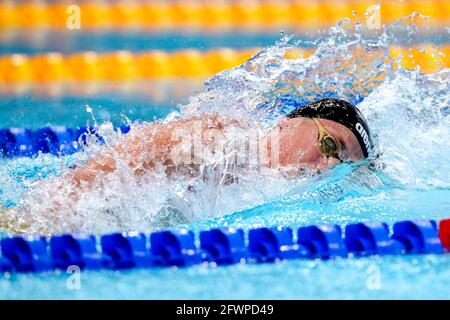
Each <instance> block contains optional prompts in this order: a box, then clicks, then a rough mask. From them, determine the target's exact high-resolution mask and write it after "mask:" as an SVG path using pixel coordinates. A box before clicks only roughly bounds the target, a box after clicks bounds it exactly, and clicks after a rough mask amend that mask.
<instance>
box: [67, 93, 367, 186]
mask: <svg viewBox="0 0 450 320" xmlns="http://www.w3.org/2000/svg"><path fill="white" fill-rule="evenodd" d="M199 121H200V122H201V126H202V128H201V130H203V131H208V130H209V131H211V130H213V131H214V132H220V131H223V130H225V129H226V128H227V127H228V126H231V125H233V126H238V127H240V128H242V129H244V130H245V129H250V128H246V126H244V125H243V124H242V123H239V122H238V121H237V120H234V119H230V118H228V117H220V116H218V115H206V114H204V115H202V116H201V117H198V118H197V117H196V118H191V119H187V120H179V121H173V122H171V123H169V124H166V125H163V124H150V125H147V126H146V127H143V130H140V131H138V132H137V133H135V134H129V135H127V136H125V141H123V142H121V143H120V145H117V146H116V147H115V148H114V149H115V150H114V153H115V154H114V155H113V154H111V153H109V152H106V154H104V155H102V156H99V157H97V158H95V159H92V160H90V161H89V162H87V163H86V164H85V165H84V166H83V167H80V168H77V169H75V170H74V171H73V172H70V173H69V174H68V176H69V177H70V180H71V181H72V182H73V184H74V185H76V186H80V185H81V184H86V183H87V184H89V183H90V182H92V181H93V180H95V178H96V177H97V176H99V175H104V174H107V173H110V172H113V171H114V170H115V169H116V162H117V155H119V158H123V159H124V160H125V161H127V162H128V165H129V166H130V167H132V168H134V170H135V174H136V175H140V174H142V173H143V172H145V171H148V170H152V169H154V168H155V167H156V166H157V165H158V164H162V165H163V166H164V167H165V171H166V173H167V174H168V175H173V174H174V172H175V171H176V169H177V165H176V164H177V161H176V160H175V159H173V156H172V155H173V152H171V151H173V149H174V148H176V147H177V145H179V144H180V141H179V140H177V139H173V137H174V136H177V135H176V134H175V132H176V131H178V132H184V134H186V135H187V136H190V137H191V136H192V135H193V134H195V132H193V131H194V129H193V128H194V126H195V123H196V122H199ZM203 131H202V132H203ZM273 132H276V133H277V135H278V144H279V147H278V148H279V152H278V154H277V156H278V159H277V161H278V164H279V166H280V167H295V168H298V169H317V170H319V171H325V170H327V169H330V168H331V167H333V166H335V165H336V164H338V163H341V162H343V161H358V160H359V159H361V158H364V157H368V156H369V155H370V154H371V153H372V148H373V142H372V138H371V135H370V130H369V127H368V124H367V121H366V119H365V118H364V116H363V115H362V113H361V111H360V110H359V109H358V108H356V107H355V106H353V105H351V104H350V103H348V102H346V101H343V100H338V99H322V100H319V101H316V102H313V103H311V104H308V105H306V106H303V107H299V108H298V109H296V110H294V111H292V112H291V113H289V114H288V115H287V116H286V117H285V118H283V119H281V120H280V121H279V122H278V124H277V126H276V127H275V128H274V129H272V132H271V133H269V134H268V136H267V137H266V142H267V147H268V153H270V151H271V147H272V146H271V143H272V142H273V139H270V137H271V135H272V134H273ZM263 141H264V140H263ZM209 143H211V141H209ZM150 150H151V152H150ZM189 151H191V150H189ZM108 153H109V154H108ZM266 165H268V166H270V165H271V163H270V160H268V162H267V163H266ZM190 169H192V166H191V167H190Z"/></svg>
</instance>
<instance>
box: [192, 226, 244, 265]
mask: <svg viewBox="0 0 450 320" xmlns="http://www.w3.org/2000/svg"><path fill="white" fill-rule="evenodd" d="M200 247H201V249H202V250H203V253H204V260H205V261H207V262H216V263H217V264H219V265H222V264H234V263H239V262H241V261H245V260H246V259H248V258H249V257H250V255H249V251H248V249H247V247H246V245H245V234H244V231H243V230H241V229H234V228H228V229H220V228H216V229H212V230H208V231H202V232H200Z"/></svg>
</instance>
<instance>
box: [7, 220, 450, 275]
mask: <svg viewBox="0 0 450 320" xmlns="http://www.w3.org/2000/svg"><path fill="white" fill-rule="evenodd" d="M0 246H1V256H0V271H2V272H43V271H51V270H55V269H60V270H67V268H68V267H70V266H72V267H73V266H78V267H79V268H80V269H91V270H99V269H113V270H120V269H129V268H153V267H170V266H178V267H187V266H192V265H198V264H202V263H203V264H208V263H214V264H215V265H230V264H236V263H266V262H276V261H279V260H292V259H324V260H328V259H336V258H350V257H354V256H356V257H365V256H373V255H380V256H381V255H405V254H442V253H445V252H448V251H449V250H450V219H446V220H442V221H440V223H439V226H438V224H437V222H436V221H434V220H407V221H400V222H397V223H395V224H394V225H393V226H392V228H391V227H389V226H388V224H386V223H382V222H364V223H356V224H350V225H347V226H346V227H345V229H343V228H341V227H340V226H338V225H318V226H306V227H300V228H298V229H296V230H294V229H292V228H288V227H262V228H256V229H251V230H249V231H244V230H242V229H235V228H214V229H210V230H206V231H201V232H200V233H199V234H198V236H197V235H196V233H194V232H193V231H190V230H187V229H176V230H164V231H158V232H153V233H151V234H150V235H149V236H147V235H146V234H144V233H141V232H123V233H111V234H105V235H103V236H100V237H96V236H94V235H79V234H77V235H75V234H63V235H55V236H52V237H50V238H46V237H43V236H14V237H6V238H3V239H2V240H1V241H0Z"/></svg>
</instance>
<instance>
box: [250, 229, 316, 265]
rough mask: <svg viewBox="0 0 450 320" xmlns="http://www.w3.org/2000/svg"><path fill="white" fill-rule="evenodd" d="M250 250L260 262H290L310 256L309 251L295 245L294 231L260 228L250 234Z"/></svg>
mask: <svg viewBox="0 0 450 320" xmlns="http://www.w3.org/2000/svg"><path fill="white" fill-rule="evenodd" d="M248 239H249V250H250V253H251V254H252V257H254V258H256V260H257V261H259V262H273V261H276V260H284V259H286V260H288V259H295V258H300V257H302V256H306V255H309V252H308V250H306V249H305V248H304V247H300V246H299V245H297V244H295V243H294V237H293V233H292V229H290V228H285V227H277V228H258V229H254V230H250V231H249V233H248Z"/></svg>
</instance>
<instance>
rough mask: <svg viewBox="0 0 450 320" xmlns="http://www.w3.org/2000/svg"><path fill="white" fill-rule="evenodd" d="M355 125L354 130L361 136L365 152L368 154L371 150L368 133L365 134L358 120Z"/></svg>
mask: <svg viewBox="0 0 450 320" xmlns="http://www.w3.org/2000/svg"><path fill="white" fill-rule="evenodd" d="M355 127H356V131H358V132H359V134H360V135H361V137H362V138H363V141H364V145H365V146H366V150H367V153H369V154H370V153H371V152H372V146H371V145H370V140H369V135H368V134H367V131H366V129H364V127H363V126H362V124H361V123H359V122H357V123H356V126H355Z"/></svg>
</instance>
